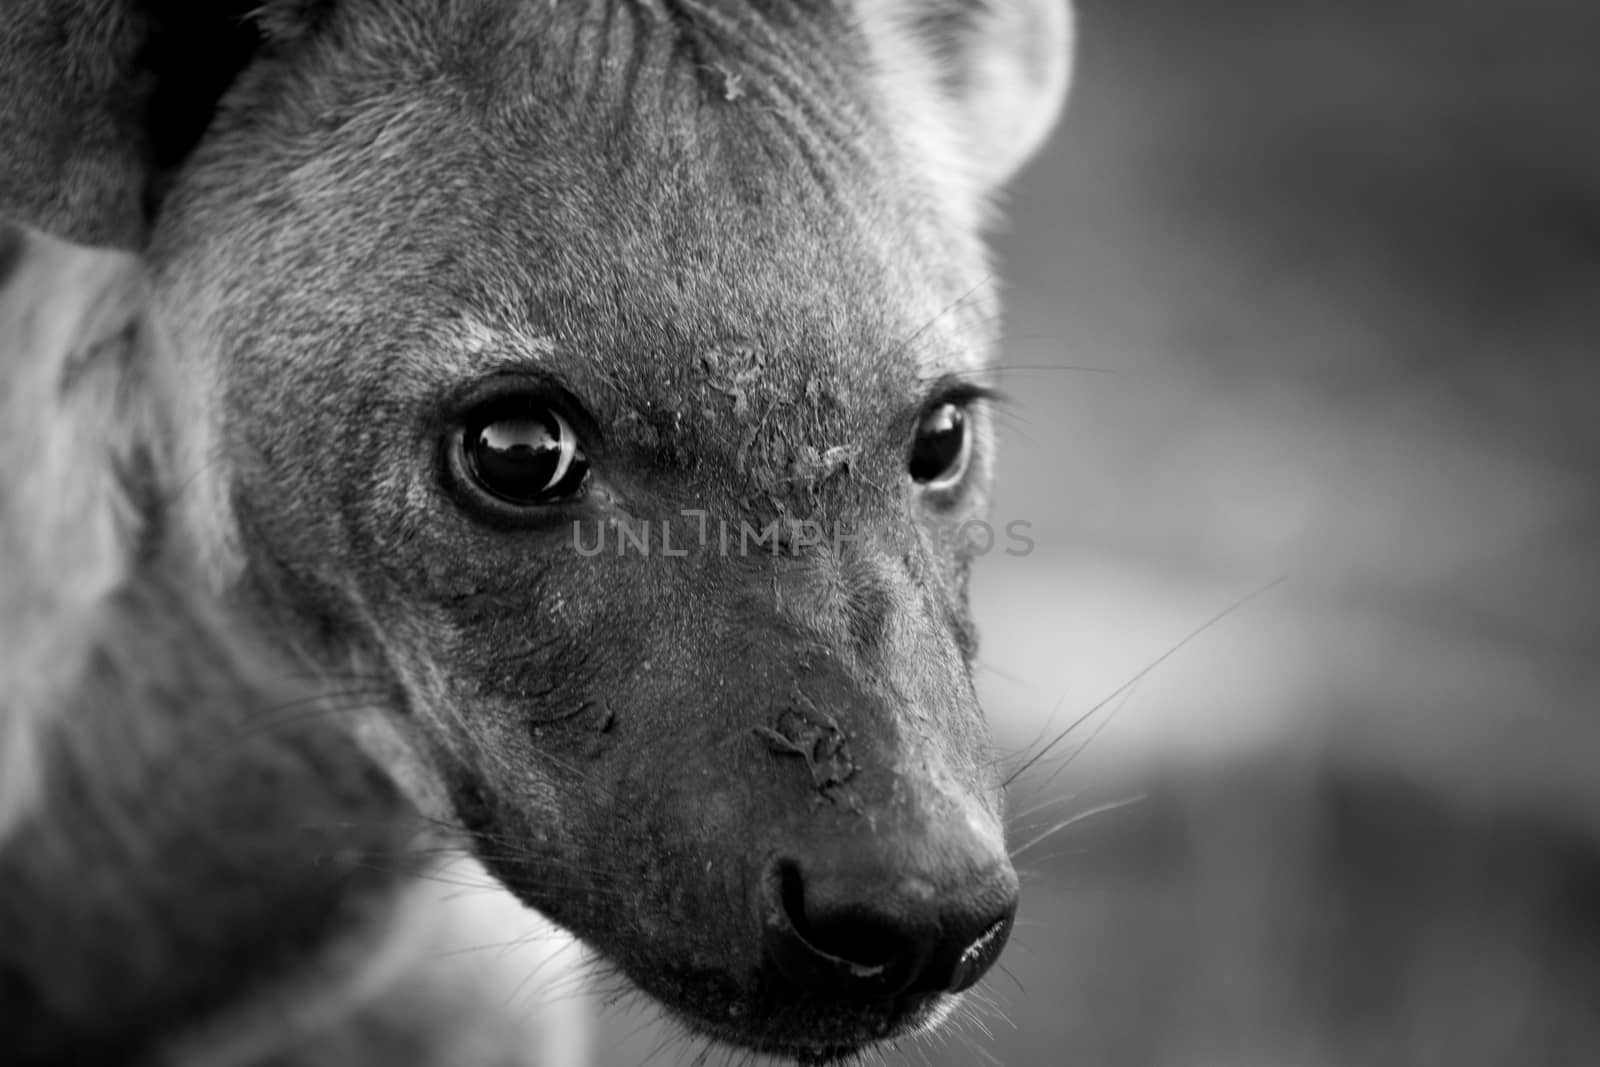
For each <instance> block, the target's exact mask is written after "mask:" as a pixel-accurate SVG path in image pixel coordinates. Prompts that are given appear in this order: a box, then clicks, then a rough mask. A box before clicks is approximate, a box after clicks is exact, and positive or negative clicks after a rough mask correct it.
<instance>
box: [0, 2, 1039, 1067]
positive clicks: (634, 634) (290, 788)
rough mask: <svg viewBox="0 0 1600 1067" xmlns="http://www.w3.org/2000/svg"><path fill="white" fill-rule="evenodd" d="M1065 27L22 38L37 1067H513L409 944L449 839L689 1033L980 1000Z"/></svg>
mask: <svg viewBox="0 0 1600 1067" xmlns="http://www.w3.org/2000/svg"><path fill="white" fill-rule="evenodd" d="M1069 32H1070V25H1069V18H1068V14H1067V12H1066V10H1065V9H1064V7H1063V6H1062V5H1060V4H1058V3H1055V2H1051V0H1010V2H1001V0H994V2H984V0H933V2H929V0H855V2H847V0H570V2H569V0H557V2H546V0H325V2H319V0H267V2H265V3H241V4H231V3H220V4H204V5H203V4H198V3H185V2H183V0H168V2H159V3H158V2H156V0H66V2H63V0H16V2H14V3H12V4H10V5H8V7H7V8H6V10H5V12H4V14H3V16H0V60H3V62H0V141H3V143H4V144H5V145H6V152H5V154H4V158H3V159H0V213H3V215H4V216H5V217H6V218H7V219H9V220H11V222H13V223H15V224H17V225H19V226H21V227H24V228H25V230H17V231H8V236H7V237H6V245H5V247H6V249H7V259H8V260H9V264H8V270H9V272H10V280H9V283H8V285H7V288H6V290H5V301H6V303H5V305H4V307H3V313H4V319H3V321H4V322H5V323H6V326H5V329H6V336H5V337H4V339H3V341H0V343H3V345H4V348H3V352H0V354H3V356H4V359H3V361H0V382H3V383H4V394H3V403H4V407H5V410H4V418H5V425H4V429H3V430H0V433H3V434H4V440H5V443H6V449H7V452H6V455H7V458H8V460H9V462H8V464H7V470H6V473H5V474H4V475H3V477H0V537H3V538H4V551H5V561H4V563H5V567H4V569H5V575H4V578H3V579H0V593H3V595H4V598H5V601H4V604H3V606H0V609H3V613H0V618H4V619H5V623H4V625H5V627H6V631H5V638H6V640H5V641H4V644H5V646H6V647H5V650H4V652H3V653H0V664H3V667H4V671H5V676H4V678H3V692H4V696H3V698H0V699H3V700H4V703H3V704H0V745H3V748H0V767H4V769H5V775H6V777H5V780H4V782H3V784H0V835H3V836H0V1044H3V1045H4V1047H5V1048H6V1049H7V1056H8V1058H10V1059H11V1060H12V1062H17V1061H18V1060H20V1061H21V1062H27V1063H75V1064H76V1063H89V1062H141V1063H142V1062H156V1063H166V1062H173V1063H187V1062H196V1063H207V1064H212V1063H241V1064H244V1063H290V1062H338V1063H353V1062H354V1063H359V1062H374V1063H376V1062H384V1063H388V1062H409V1063H431V1062H437V1063H452V1064H455V1063H508V1064H509V1063H524V1062H528V1061H529V1060H530V1059H532V1058H534V1052H533V1050H531V1049H530V1047H529V1046H528V1045H527V1037H526V1032H525V1029H524V1028H523V1027H521V1026H520V1025H519V1021H518V1020H516V1019H514V1018H510V1017H508V1014H507V1013H506V1012H504V1011H503V1010H502V1011H500V1012H498V1013H497V1012H496V1011H495V1009H496V1008H497V1007H499V1008H502V1009H503V1008H504V1006H505V998H504V997H503V996H501V997H498V998H497V997H489V996H474V995H473V993H472V990H473V986H472V981H473V976H472V975H471V974H470V968H468V969H467V970H468V972H469V973H468V974H467V975H466V976H465V977H460V976H459V973H458V972H459V970H460V969H459V968H457V971H455V972H452V978H451V981H434V980H433V973H434V972H433V970H432V968H433V967H434V965H436V964H437V963H438V954H437V953H430V952H428V951H426V950H425V949H426V946H425V945H424V946H423V947H419V946H418V944H416V942H417V941H418V940H419V939H418V937H417V936H416V935H415V932H414V931H415V930H416V929H417V928H418V926H417V924H418V923H419V922H421V920H420V919H417V918H416V917H415V916H414V914H413V911H414V909H412V908H411V905H410V903H409V902H410V901H412V900H413V899H414V898H415V895H416V889H417V887H418V885H419V884H422V883H424V882H426V880H427V878H428V877H429V875H430V873H431V872H433V871H434V870H435V869H436V868H435V859H434V857H435V856H436V855H437V854H438V850H439V849H441V848H446V849H447V848H450V847H452V846H457V845H459V846H462V847H465V848H467V849H468V850H470V852H471V854H472V855H473V856H474V857H476V859H477V860H478V861H479V862H481V863H482V864H483V866H484V867H486V868H487V869H488V871H490V872H492V874H493V875H494V877H495V878H496V879H497V880H498V881H499V883H501V884H503V885H504V886H505V887H506V888H507V889H509V890H510V891H511V892H512V893H513V894H515V896H516V897H517V898H519V899H520V900H521V901H522V902H523V903H525V904H526V905H527V906H529V907H530V908H531V909H534V910H536V911H537V912H539V913H542V914H543V915H544V916H547V917H548V918H549V919H550V920H553V921H554V922H555V923H557V924H559V925H560V926H561V927H562V928H564V929H566V930H568V931H570V932H571V933H572V934H574V935H576V937H577V938H579V939H580V940H581V941H582V942H583V943H584V944H585V945H586V946H588V948H589V950H590V951H592V952H593V953H594V954H595V955H596V956H597V958H599V959H600V960H602V961H605V963H607V964H608V965H610V966H611V967H613V968H615V969H616V970H617V971H618V972H620V973H621V974H622V975H624V976H626V979H627V980H628V981H629V982H631V983H633V984H634V985H636V986H637V987H638V988H639V989H641V990H643V991H644V992H645V993H647V994H649V995H650V996H652V997H653V998H655V999H657V1000H658V1001H660V1002H661V1003H662V1004H663V1005H664V1006H665V1007H666V1008H667V1009H668V1010H669V1011H670V1012H671V1013H672V1014H673V1015H674V1016H675V1017H676V1018H678V1019H679V1020H681V1021H682V1022H683V1023H684V1024H685V1025H686V1026H687V1027H688V1028H690V1029H691V1030H693V1031H694V1032H696V1033H699V1034H702V1035H706V1036H708V1037H709V1038H711V1039H713V1040H717V1041H721V1042H726V1043H728V1044H731V1045H734V1046H740V1047H743V1048H745V1049H749V1050H755V1051H758V1052H765V1053H771V1054H775V1055H779V1056H782V1057H785V1058H788V1059H791V1060H797V1061H801V1062H814V1063H821V1062H828V1061H832V1060H840V1059H846V1058H850V1057H852V1056H854V1055H856V1054H858V1053H860V1052H861V1051H862V1050H864V1049H867V1048H869V1047H870V1046H872V1045H874V1044H875V1043H878V1042H882V1041H886V1040H892V1039H894V1038H896V1037H899V1036H902V1035H907V1034H911V1033H914V1032H917V1031H920V1030H924V1029H927V1028H929V1027H932V1026H935V1025H937V1024H938V1023H939V1022H940V1021H941V1020H943V1019H945V1018H946V1017H947V1016H948V1015H949V1014H950V1013H951V1012H952V1010H953V1008H954V1007H955V1005H956V1004H957V1003H958V1002H959V1001H960V999H961V997H962V994H963V992H964V991H965V990H967V989H969V988H970V987H971V986H972V985H973V984H974V983H976V982H977V981H978V980H979V979H980V978H981V977H982V976H983V975H984V973H985V972H986V971H987V970H988V969H989V968H990V966H991V965H992V964H993V963H994V961H995V959H996V957H997V956H998V955H999V953H1000V951H1001V949H1002V947H1003V945H1004V944H1005V942H1006V940H1007V937H1008V935H1009V932H1010V929H1011V926H1012V922H1013V918H1014V915H1015V910H1016V904H1017V878H1016V874H1015V872H1014V870H1013V868H1012V865H1011V863H1010V861H1009V858H1008V855H1007V851H1006V845H1005V838H1004V833H1003V829H1002V821H1001V795H1000V785H999V780H998V775H997V772H996V770H995V765H994V761H993V759H992V758H991V755H990V753H989V751H988V748H987V742H986V735H985V728H984V724H983V720H982V717H981V712H980V709H979V706H978V703H977V700H976V698H975V695H974V690H973V681H972V671H973V663H974V656H975V649H976V638H975V634H974V630H973V625H972V622H971V619H970V616H969V612H968V610H967V594H966V590H967V582H968V571H969V568H970V564H971V562H972V560H971V555H972V553H971V549H970V545H968V544H966V543H965V542H963V540H962V539H961V538H959V537H951V536H949V531H950V530H951V529H952V528H959V527H960V525H961V524H962V523H964V522H967V521H969V520H972V519H975V518H978V517H981V515H982V514H983V512H984V508H985V503H986V496H987V492H988V485H989V482H990V478H991V470H992V463H993V455H992V453H993V447H992V435H991V432H990V431H991V423H992V419H993V414H992V411H991V410H990V405H989V401H990V400H991V397H992V391H991V389H990V387H989V386H988V385H987V384H986V375H985V372H984V367H985V362H986V358H987V356H988V354H989V352H990V350H991V348H992V346H993V341H994V336H995V335H994V325H993V324H994V319H995V314H996V311H995V298H994V295H993V290H994V286H993V285H992V283H991V277H990V267H989V264H988V262H987V256H986V252H985V249H984V246H983V243H982V230H983V227H984V225H985V223H986V221H987V219H988V217H989V209H990V203H991V201H992V198H993V195H994V193H995V191H996V189H997V188H998V187H999V186H1000V184H1001V183H1002V182H1004V181H1005V180H1006V179H1007V178H1008V177H1009V176H1010V175H1011V174H1012V173H1013V172H1014V171H1015V170H1016V169H1017V167H1019V166H1020V165H1021V164H1022V163H1023V162H1024V161H1025V160H1026V159H1027V158H1028V157H1029V155H1030V154H1031V153H1032V152H1033V151H1034V150H1035V148H1036V147H1037V146H1038V144H1039V143H1040V142H1041V140H1042V139H1043V138H1044V136H1045V135H1046V133H1047V132H1048V131H1049V129H1050V128H1051V126H1052V124H1053V122H1054V119H1055V117H1056V114H1057V112H1058V109H1059V106H1060V102H1061V98H1062V96H1063V93H1064V90H1065V86H1066V82H1067V77H1068V43H1069V42H1068V38H1069ZM60 239H64V240H65V241H68V242H72V243H74V244H76V245H80V246H89V248H90V249H93V251H89V250H86V249H84V248H69V247H68V246H67V245H65V244H62V243H60ZM595 544H602V545H609V546H610V550H607V551H600V552H590V551H586V550H581V549H582V548H583V546H592V545H595ZM408 939H409V940H408ZM422 940H423V941H425V939H422ZM457 977H459V978H460V980H459V982H458V981H456V978H457Z"/></svg>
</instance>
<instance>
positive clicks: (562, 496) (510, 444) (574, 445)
mask: <svg viewBox="0 0 1600 1067" xmlns="http://www.w3.org/2000/svg"><path fill="white" fill-rule="evenodd" d="M452 452H453V453H454V455H453V456H452V457H451V459H452V462H451V464H450V466H451V469H452V473H454V474H456V475H457V477H458V479H459V480H462V481H465V482H467V483H468V484H467V485H465V486H462V487H461V488H464V489H467V490H469V491H471V492H473V493H474V494H476V495H480V496H484V495H486V496H487V497H489V498H490V499H491V500H492V501H494V502H495V503H497V504H499V505H500V506H502V507H503V506H504V505H507V504H509V505H511V506H512V507H517V508H530V507H540V506H544V505H550V504H561V503H568V502H571V501H573V500H576V499H578V498H579V497H580V496H581V495H582V494H583V492H584V490H585V489H586V488H587V486H588V480H589V459H588V456H587V455H585V453H584V450H583V446H582V444H581V443H579V441H578V435H577V433H576V432H575V431H574V430H573V428H572V423H571V422H570V421H569V420H568V419H567V418H566V417H565V416H564V415H562V414H561V412H559V411H557V410H556V409H555V408H554V407H552V406H551V405H550V404H548V403H547V402H544V401H543V400H541V399H540V398H538V397H536V396H531V395H518V396H510V397H503V398H500V399H498V400H495V401H491V402H490V403H488V404H485V405H483V406H481V407H479V408H478V409H476V410H475V411H473V412H471V413H470V414H469V415H468V416H467V419H466V421H465V422H464V423H463V424H462V427H461V430H460V432H459V433H458V434H457V435H456V436H455V438H454V440H453V442H452Z"/></svg>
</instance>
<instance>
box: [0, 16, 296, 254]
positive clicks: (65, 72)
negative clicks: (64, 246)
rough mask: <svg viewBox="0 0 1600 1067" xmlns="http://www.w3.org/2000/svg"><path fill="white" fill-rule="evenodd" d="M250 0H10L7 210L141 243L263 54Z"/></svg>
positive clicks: (96, 238) (3, 188)
mask: <svg viewBox="0 0 1600 1067" xmlns="http://www.w3.org/2000/svg"><path fill="white" fill-rule="evenodd" d="M280 6H283V5H282V4H280V3H269V4H266V5H262V4H257V3H251V2H250V0H5V2H4V4H3V5H0V145H4V146H5V148H4V151H3V152H0V218H5V219H9V220H11V221H13V222H20V223H25V224H27V225H29V226H33V227H35V228H37V229H40V230H44V231H46V232H48V233H51V234H54V235H56V236H59V237H65V238H68V239H69V240H73V241H77V242H79V243H82V244H93V245H107V246H113V247H119V248H127V249H133V248H138V247H140V246H141V245H142V244H143V242H144V238H145V235H146V232H147V230H148V229H149V224H150V219H151V217H152V215H153V213H154V211H155V208H156V206H157V204H158V201H159V199H160V190H161V186H162V184H163V182H162V179H163V175H165V174H167V173H170V171H171V170H172V169H173V168H174V167H176V166H177V165H178V164H179V163H180V162H182V160H183V158H184V157H185V156H186V155H188V153H189V151H190V150H191V149H192V148H193V147H194V146H195V144H196V142H197V141H198V140H199V139H200V136H201V135H202V134H203V133H204V132H205V129H206V126H207V124H208V123H209V122H210V120H211V116H212V114H213V112H214V111H215V108H216V105H217V101H218V100H219V98H220V97H221V95H222V93H223V92H224V91H225V90H226V89H227V87H228V86H229V85H230V84H231V83H232V82H233V80H234V78H235V77H236V76H237V75H238V73H239V71H240V70H242V69H243V67H244V66H245V64H247V63H248V62H249V61H250V59H251V57H252V56H253V55H254V54H255V53H256V51H257V49H258V47H259V46H260V44H261V42H262V40H263V31H262V30H261V29H260V26H261V25H264V23H263V22H258V21H257V20H256V19H255V18H253V17H252V15H253V14H254V9H256V8H258V7H268V8H277V7H280Z"/></svg>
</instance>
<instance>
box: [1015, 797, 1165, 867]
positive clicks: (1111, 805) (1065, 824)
mask: <svg viewBox="0 0 1600 1067" xmlns="http://www.w3.org/2000/svg"><path fill="white" fill-rule="evenodd" d="M1145 799H1146V796H1145V794H1143V793H1139V794H1137V795H1135V796H1131V797H1125V798H1123V799H1121V800H1110V801H1107V802H1106V803H1104V804H1096V805H1095V806H1094V807H1092V808H1089V809H1088V810H1086V811H1080V812H1079V813H1078V814H1076V815H1073V816H1071V817H1069V818H1066V819H1062V820H1061V821H1059V822H1057V823H1056V824H1055V825H1053V826H1051V827H1050V828H1049V829H1047V830H1044V831H1043V832H1041V833H1039V834H1036V835H1034V836H1033V837H1030V838H1029V839H1028V840H1027V841H1026V842H1024V843H1023V844H1021V845H1019V846H1017V847H1016V848H1014V849H1012V850H1011V859H1012V860H1013V861H1015V860H1016V859H1017V858H1018V857H1020V856H1021V855H1022V854H1023V853H1025V852H1028V851H1029V850H1031V849H1033V848H1036V847H1037V846H1039V845H1041V844H1043V843H1044V842H1045V841H1048V840H1049V839H1050V838H1052V837H1054V836H1055V835H1056V834H1058V833H1061V832H1062V831H1064V830H1069V829H1071V828H1072V827H1074V826H1077V825H1079V824H1081V823H1085V822H1088V821H1089V820H1090V819H1093V818H1095V817H1097V816H1100V815H1106V814H1109V813H1110V812H1114V811H1120V810H1121V809H1123V808H1127V807H1131V806H1133V805H1134V804H1138V803H1141V802H1142V801H1144V800H1145Z"/></svg>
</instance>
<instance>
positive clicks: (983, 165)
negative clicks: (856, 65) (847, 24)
mask: <svg viewBox="0 0 1600 1067" xmlns="http://www.w3.org/2000/svg"><path fill="white" fill-rule="evenodd" d="M858 11H859V13H860V22H861V25H862V27H863V29H864V30H865V32H866V35H867V38H868V40H869V42H870V45H871V47H872V49H873V51H874V53H875V56H876V58H877V66H878V70H879V74H880V78H881V80H882V81H883V82H884V83H885V88H886V90H887V93H888V95H889V97H890V99H891V101H897V102H898V103H899V106H900V108H901V113H900V116H899V118H900V120H901V125H902V127H903V128H905V129H906V130H907V131H908V136H909V137H910V138H911V139H912V141H913V142H914V144H915V147H916V148H917V149H918V150H919V151H920V152H921V153H922V154H923V158H924V159H925V160H927V161H928V162H929V163H930V164H931V165H932V166H933V167H935V168H937V169H938V171H939V173H938V174H937V175H936V177H937V178H938V179H939V180H940V181H941V182H946V183H951V184H953V185H955V186H956V188H954V189H952V190H950V192H951V195H952V196H954V197H956V198H958V199H965V200H966V201H967V202H968V203H969V204H971V205H974V206H977V207H981V205H982V204H983V202H984V200H985V198H986V197H987V196H989V195H990V194H992V193H993V192H994V190H995V189H997V188H998V187H999V186H1000V185H1001V184H1002V183H1003V182H1004V181H1005V180H1006V179H1008V178H1010V177H1011V175H1012V174H1013V173H1015V171H1016V170H1017V168H1019V167H1021V166H1022V164H1023V163H1025V162H1026V161H1027V160H1028V159H1029V158H1030V157H1031V156H1032V155H1033V153H1034V152H1035V151H1036V150H1037V149H1038V148H1039V146H1040V144H1041V143H1042V142H1043V141H1044V139H1045V136H1046V135H1047V134H1048V133H1049V132H1050V130H1051V128H1052V127H1053V126H1054V125H1055V122H1056V119H1057V117H1058V116H1059V114H1060V112H1061V106H1062V103H1063V102H1064V100H1065V98H1066V92H1067V86H1068V83H1069V82H1070V80H1071V73H1072V29H1073V26H1072V10H1071V6H1070V4H1069V3H1068V0H861V3H860V6H859V8H858Z"/></svg>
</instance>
